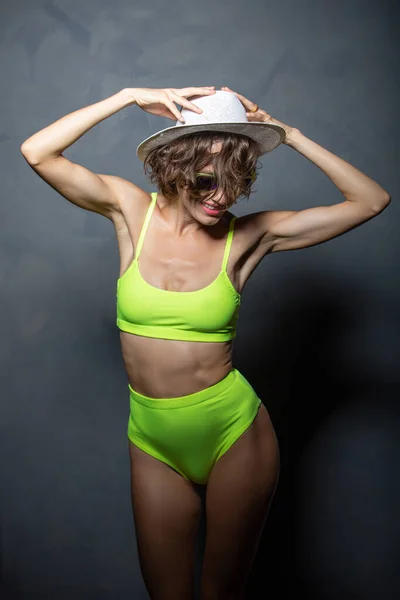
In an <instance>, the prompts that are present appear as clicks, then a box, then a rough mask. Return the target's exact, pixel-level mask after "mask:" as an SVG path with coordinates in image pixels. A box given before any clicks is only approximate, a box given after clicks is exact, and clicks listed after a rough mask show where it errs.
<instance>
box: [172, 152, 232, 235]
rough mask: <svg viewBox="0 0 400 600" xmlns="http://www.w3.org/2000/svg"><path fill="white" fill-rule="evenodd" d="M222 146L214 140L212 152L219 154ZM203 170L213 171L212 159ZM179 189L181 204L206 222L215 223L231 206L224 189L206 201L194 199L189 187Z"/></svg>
mask: <svg viewBox="0 0 400 600" xmlns="http://www.w3.org/2000/svg"><path fill="white" fill-rule="evenodd" d="M221 147H222V143H221V142H214V144H213V146H212V150H211V152H212V154H218V152H220V150H221ZM201 172H202V173H213V164H212V162H211V161H210V162H209V163H208V164H207V165H206V166H205V167H202V169H201ZM178 191H179V201H180V203H181V205H182V206H184V207H185V208H186V209H187V211H188V212H189V213H190V214H191V215H192V216H193V217H194V218H196V219H197V220H198V221H200V222H202V223H204V224H210V225H213V224H215V223H216V222H217V221H218V219H220V218H221V217H222V215H223V214H224V213H225V212H226V211H227V210H228V208H229V207H228V205H227V203H226V200H225V198H224V195H223V192H222V189H221V190H217V193H216V194H215V196H214V198H213V199H212V200H210V201H205V202H201V201H199V200H194V199H193V198H192V197H191V195H190V191H189V190H188V189H187V188H179V190H178Z"/></svg>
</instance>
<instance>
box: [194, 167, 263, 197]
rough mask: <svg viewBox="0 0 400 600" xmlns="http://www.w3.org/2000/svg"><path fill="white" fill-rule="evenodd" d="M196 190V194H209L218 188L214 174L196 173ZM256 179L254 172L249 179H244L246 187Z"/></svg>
mask: <svg viewBox="0 0 400 600" xmlns="http://www.w3.org/2000/svg"><path fill="white" fill-rule="evenodd" d="M195 176H196V190H197V191H198V192H211V191H212V190H216V189H217V187H218V181H217V178H216V176H215V175H214V173H196V174H195ZM256 179H257V175H256V172H255V171H252V172H251V175H250V176H249V177H245V181H246V183H247V185H249V186H250V185H251V184H252V183H254V182H255V180H256Z"/></svg>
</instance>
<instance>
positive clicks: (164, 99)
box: [127, 86, 215, 123]
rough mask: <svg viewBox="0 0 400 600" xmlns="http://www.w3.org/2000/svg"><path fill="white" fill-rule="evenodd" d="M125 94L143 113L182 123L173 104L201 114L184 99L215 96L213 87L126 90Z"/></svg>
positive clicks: (198, 109)
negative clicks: (132, 99) (130, 97)
mask: <svg viewBox="0 0 400 600" xmlns="http://www.w3.org/2000/svg"><path fill="white" fill-rule="evenodd" d="M127 92H128V93H129V94H130V95H131V96H132V97H133V98H134V100H135V104H137V105H138V106H139V107H140V108H141V109H142V110H144V111H145V112H148V113H150V114H152V115H158V116H160V117H166V118H167V119H172V120H173V121H180V122H181V123H184V122H185V120H184V119H183V117H182V115H181V112H180V110H178V108H177V107H176V106H175V104H174V102H176V104H180V105H181V106H183V107H185V108H188V109H189V110H193V111H194V112H196V113H198V114H201V113H202V112H203V111H202V109H201V108H199V107H198V106H196V105H195V104H193V103H192V102H189V100H187V99H186V98H190V97H192V96H206V95H209V94H215V86H208V87H187V88H180V89H175V88H161V89H152V88H127Z"/></svg>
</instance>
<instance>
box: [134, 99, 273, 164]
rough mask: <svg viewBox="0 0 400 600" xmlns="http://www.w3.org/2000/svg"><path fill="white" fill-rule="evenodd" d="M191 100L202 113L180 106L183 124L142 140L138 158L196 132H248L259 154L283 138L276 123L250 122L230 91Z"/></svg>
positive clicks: (178, 123) (178, 122)
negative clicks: (258, 149)
mask: <svg viewBox="0 0 400 600" xmlns="http://www.w3.org/2000/svg"><path fill="white" fill-rule="evenodd" d="M190 102H192V103H193V104H195V105H196V106H198V107H199V108H201V109H202V110H203V112H202V113H201V114H198V113H196V112H194V111H193V110H191V109H189V108H185V107H182V110H181V114H182V116H183V118H184V119H185V123H181V122H180V121H176V123H175V126H174V127H167V128H166V129H161V130H160V131H157V133H154V134H153V135H151V136H150V137H148V138H146V139H145V140H143V142H141V143H140V144H139V146H138V147H137V149H136V154H137V155H138V157H139V159H140V160H141V161H144V159H145V156H146V155H147V153H148V152H150V150H153V148H157V147H158V146H162V145H163V144H167V143H169V142H171V141H172V140H175V139H176V138H178V137H181V136H183V135H186V134H189V133H193V132H195V131H229V132H231V133H240V134H242V135H247V136H248V137H249V138H252V139H253V140H255V141H256V142H258V143H259V145H260V154H259V156H262V155H263V154H266V153H267V152H271V150H274V149H275V148H276V147H277V146H279V144H281V143H282V141H283V140H284V139H285V130H284V129H283V127H280V126H279V125H274V124H271V123H263V122H261V121H252V122H250V121H249V120H248V119H247V115H246V109H245V107H244V106H243V104H242V103H241V101H240V100H239V98H238V97H237V96H236V95H235V94H234V93H233V92H225V91H223V90H217V91H216V92H215V94H211V95H209V96H208V95H207V96H200V97H198V98H196V99H195V100H190Z"/></svg>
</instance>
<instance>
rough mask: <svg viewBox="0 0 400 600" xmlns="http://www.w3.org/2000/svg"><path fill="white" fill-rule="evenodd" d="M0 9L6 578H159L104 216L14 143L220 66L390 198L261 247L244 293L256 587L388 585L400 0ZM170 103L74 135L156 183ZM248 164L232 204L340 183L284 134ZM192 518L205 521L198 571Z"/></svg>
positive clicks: (140, 597) (33, 593)
mask: <svg viewBox="0 0 400 600" xmlns="http://www.w3.org/2000/svg"><path fill="white" fill-rule="evenodd" d="M0 17H1V18H0V33H1V52H0V77H1V83H2V93H1V96H0V103H1V112H0V115H1V131H0V142H1V144H0V152H1V157H0V158H1V163H0V164H1V190H2V202H1V205H0V210H1V221H0V226H1V232H0V244H1V253H0V281H1V284H2V285H1V307H2V310H1V312H0V319H1V344H0V351H1V382H2V385H1V415H0V416H1V454H0V465H1V473H0V476H1V530H0V534H1V573H2V589H3V593H4V595H3V597H6V598H8V599H17V598H18V599H19V598H24V599H25V598H26V599H30V598H41V599H44V598H51V599H55V600H61V599H63V600H64V599H69V598H74V599H76V598H78V599H82V600H89V599H92V598H93V599H94V598H96V600H100V599H112V600H115V599H120V600H125V599H126V600H128V598H129V599H131V598H135V599H137V600H145V599H148V595H147V593H146V590H145V587H144V584H143V581H142V578H141V575H140V571H139V567H138V557H137V550H136V542H135V536H134V527H133V520H132V515H131V506H130V494H129V469H128V467H129V461H128V453H127V439H126V427H127V418H128V408H129V403H128V389H127V378H126V376H125V373H124V370H123V365H122V357H121V355H120V349H119V338H118V330H117V328H116V325H115V317H116V315H115V309H116V306H115V302H116V296H115V294H116V279H117V277H118V269H119V256H118V248H117V243H116V238H115V235H114V230H113V226H112V224H111V222H109V221H108V220H107V219H105V218H103V217H101V216H100V215H97V214H95V213H90V212H85V211H83V210H82V209H80V208H78V207H76V206H74V205H72V204H70V203H69V202H67V201H66V200H65V199H64V198H63V197H62V196H61V195H59V194H58V193H57V192H56V191H54V190H53V189H52V188H51V187H50V186H48V185H47V184H46V183H44V182H43V181H42V180H41V179H40V178H39V177H38V176H37V175H36V174H35V173H34V171H32V170H31V169H30V167H29V166H28V165H27V163H26V162H25V160H24V159H23V157H22V156H21V154H20V145H21V143H22V142H23V141H24V140H25V139H26V138H27V137H29V136H30V135H32V134H33V133H35V132H36V131H38V130H39V129H41V128H43V127H45V126H47V125H48V124H50V123H52V122H53V121H55V120H57V119H59V118H61V117H62V116H64V115H65V114H67V113H70V112H72V111H74V110H76V109H78V108H81V107H83V106H86V105H88V104H92V103H94V102H97V101H99V100H102V99H104V98H106V97H108V96H110V95H112V94H114V93H115V92H117V91H118V90H120V89H122V88H124V87H156V88H161V87H186V86H189V85H194V86H200V85H216V86H217V88H219V87H220V86H221V85H227V86H229V87H231V88H232V89H233V90H235V91H238V92H241V93H243V94H244V95H245V96H247V97H248V98H250V99H251V100H252V101H255V102H258V103H259V104H260V106H261V107H262V108H264V109H266V110H267V111H268V112H270V113H271V114H272V115H273V116H274V117H275V118H276V119H278V120H280V121H283V122H286V123H287V124H289V125H291V126H294V127H298V128H299V129H300V130H301V131H302V132H303V133H304V134H305V135H307V136H308V137H309V138H311V139H312V140H314V141H316V142H317V143H319V144H320V145H322V146H324V147H326V148H328V149H329V150H330V151H332V152H334V153H335V154H337V155H339V156H341V157H342V158H344V159H345V160H347V161H349V162H350V163H352V164H353V165H354V166H356V167H357V168H359V169H360V170H361V171H363V172H364V173H366V174H367V175H369V176H370V177H372V178H373V179H375V180H376V181H377V182H378V183H379V184H381V185H382V186H383V187H384V188H385V189H386V190H388V191H389V193H390V194H391V196H392V203H391V205H390V206H389V207H388V208H387V209H386V210H385V211H384V213H382V214H381V215H379V216H378V217H377V218H376V219H373V220H372V221H369V222H368V223H366V224H364V225H363V226H361V227H360V228H358V229H355V230H353V231H350V232H348V233H347V234H346V235H344V236H340V237H339V238H336V239H334V240H331V241H330V242H328V243H325V244H322V245H318V246H314V247H312V248H307V249H303V250H301V251H291V252H283V253H278V254H275V255H272V256H270V257H268V258H265V259H264V261H263V262H262V263H261V264H260V266H259V267H258V269H257V270H256V271H255V272H254V274H253V276H252V278H251V280H250V281H249V282H248V284H247V286H246V289H245V291H244V295H243V306H242V311H241V317H240V319H239V324H238V337H237V340H236V342H235V347H234V366H236V368H238V369H239V370H241V371H242V373H243V374H244V375H245V376H246V377H247V378H248V379H249V380H250V382H251V383H252V385H253V386H254V388H255V389H256V391H257V393H258V395H259V396H260V397H261V398H262V400H263V402H264V404H265V405H266V407H267V408H268V410H269V411H270V414H271V417H272V419H273V421H274V424H275V428H276V431H277V434H278V437H279V441H280V446H281V453H282V471H281V478H280V483H279V488H278V491H277V493H276V496H275V500H274V504H273V507H272V510H271V513H270V519H269V521H268V523H267V526H266V529H265V532H264V534H263V537H262V541H261V546H260V550H259V553H258V555H257V559H256V563H255V566H254V569H253V572H252V576H251V581H250V584H249V594H248V597H249V598H261V597H268V598H269V597H271V598H276V597H284V596H286V594H287V593H288V588H289V586H293V587H294V589H296V592H298V593H299V592H300V591H303V592H304V593H305V597H306V598H313V599H314V598H315V599H317V598H318V599H322V600H333V599H334V600H336V599H339V598H340V599H341V600H347V599H350V598H351V599H352V600H364V599H368V600H371V599H378V598H379V599H380V600H381V599H384V600H392V599H394V598H395V597H396V593H399V590H400V587H399V573H398V565H399V558H400V551H399V543H398V539H399V534H400V518H399V501H400V489H399V479H398V464H399V460H400V451H399V448H400V445H399V434H400V415H399V390H400V386H399V341H400V338H399V325H400V323H399V310H398V306H399V282H398V264H397V260H398V257H399V233H398V232H399V208H398V202H397V201H398V163H399V152H398V133H399V118H398V107H399V85H398V83H399V82H398V70H397V69H396V67H397V60H398V57H399V53H398V26H399V10H398V5H397V3H396V2H395V1H389V0H382V1H381V2H380V3H377V2H365V1H361V0H360V1H350V2H349V1H345V0H339V1H336V2H332V3H331V4H330V5H329V4H328V3H325V2H317V1H316V0H313V1H311V0H310V1H295V0H281V1H280V2H273V1H272V0H267V1H261V0H259V1H257V2H244V1H237V0H229V1H228V0H225V1H223V2H216V3H214V2H213V1H212V0H205V1H203V2H193V3H192V2H189V3H188V2H184V1H179V2H163V1H162V0H157V1H155V0H152V1H150V2H149V1H143V2H131V1H129V0H113V2H111V1H109V0H97V1H95V0H86V1H85V2H82V1H78V0H70V1H66V0H64V1H63V0H52V1H46V0H35V1H29V0H24V1H23V0H18V1H14V2H13V3H10V2H8V3H6V2H3V3H2V5H1V16H0ZM172 124H173V122H172V121H169V120H168V119H161V118H159V117H156V116H151V115H148V114H146V113H144V112H143V111H141V110H140V109H139V108H138V107H129V108H126V109H124V110H123V111H121V112H119V113H117V114H116V115H114V116H112V117H110V118H109V119H107V120H106V121H103V122H102V123H100V124H99V125H97V126H96V127H95V128H93V129H92V130H91V131H90V132H88V133H87V134H86V135H85V136H83V138H81V139H80V140H79V141H78V142H77V143H75V144H74V145H73V146H72V147H70V148H69V149H68V150H66V152H65V155H66V156H67V158H70V159H71V160H73V161H74V162H77V163H80V164H82V165H84V166H86V167H88V168H89V169H91V170H93V171H95V172H97V173H110V174H114V175H119V176H121V177H125V178H126V179H129V180H131V181H133V182H134V183H136V184H137V185H139V186H141V187H143V188H144V189H146V190H148V191H153V188H152V187H151V185H150V183H149V182H148V180H147V179H146V177H145V175H144V174H143V172H142V163H141V162H140V161H139V160H138V158H137V157H136V154H135V150H136V146H137V145H138V144H139V142H140V141H141V140H142V139H144V138H146V137H148V136H149V135H151V134H152V133H153V132H155V131H156V130H158V129H161V128H163V127H167V126H171V125H172ZM261 162H262V164H263V169H262V170H261V173H260V176H259V179H258V181H257V183H256V187H255V189H256V192H255V194H254V195H253V196H252V197H251V200H250V201H249V202H248V203H247V202H245V201H244V202H241V203H239V204H237V205H236V206H235V207H234V208H233V212H234V213H235V214H236V215H237V216H240V215H243V214H245V213H248V212H254V211H258V210H264V209H291V210H298V209H303V208H307V207H313V206H318V205H329V204H333V203H336V202H340V201H342V200H343V196H342V195H341V193H340V192H339V190H338V189H337V188H336V187H335V186H334V185H333V184H332V182H331V181H330V180H329V179H328V178H327V177H326V176H325V174H324V173H323V172H322V171H321V170H319V169H318V168H317V167H316V166H315V165H313V164H312V163H311V162H310V161H308V160H307V159H305V157H303V156H302V155H300V154H299V153H297V152H296V151H295V150H293V149H291V148H289V147H288V146H284V145H281V146H280V147H279V148H278V149H276V151H274V152H272V153H271V154H267V155H265V156H264V157H262V158H261ZM203 534H204V522H203V524H202V531H201V533H200V535H199V547H198V568H199V565H200V561H201V552H202V543H203V541H204V538H203ZM258 585H260V586H261V590H262V591H261V592H258V593H256V591H255V590H256V588H257V586H258ZM273 590H277V591H275V592H274V591H273Z"/></svg>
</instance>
